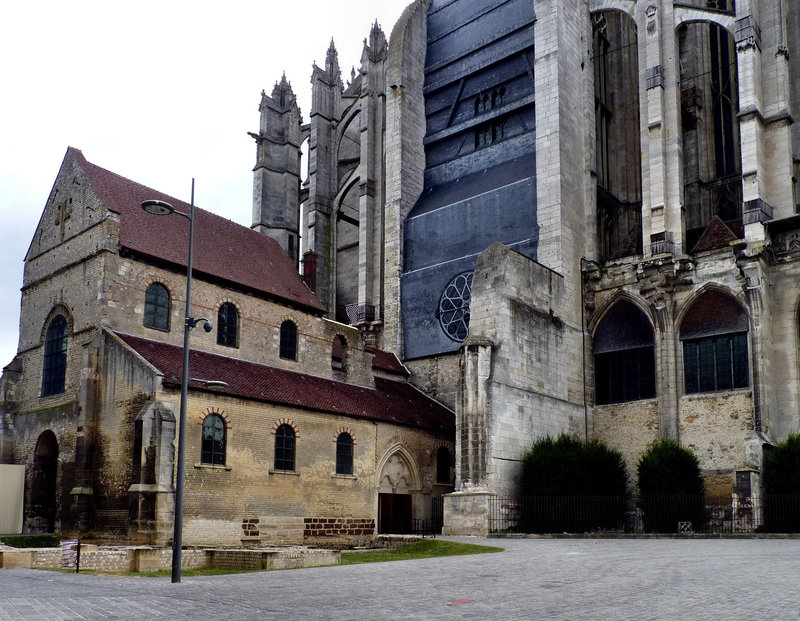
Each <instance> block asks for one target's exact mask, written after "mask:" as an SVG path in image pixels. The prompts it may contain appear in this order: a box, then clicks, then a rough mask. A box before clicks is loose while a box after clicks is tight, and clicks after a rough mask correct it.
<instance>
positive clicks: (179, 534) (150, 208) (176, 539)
mask: <svg viewBox="0 0 800 621" xmlns="http://www.w3.org/2000/svg"><path fill="white" fill-rule="evenodd" d="M142 209H144V210H145V211H146V212H147V213H150V214H153V215H155V216H169V215H172V214H174V213H176V214H178V215H179V216H183V217H184V218H187V219H188V220H189V256H188V258H187V260H186V313H185V319H184V322H183V371H182V375H181V407H180V416H179V420H178V474H177V482H176V485H175V519H174V524H173V527H174V531H173V535H172V582H180V581H181V547H182V545H183V479H184V476H185V472H184V471H185V467H184V453H185V452H186V401H187V395H188V392H189V380H190V377H189V332H190V331H191V329H192V328H194V327H195V326H196V325H197V324H198V323H200V322H201V321H202V322H203V329H204V330H205V331H206V332H211V330H213V329H214V328H213V326H212V324H211V322H210V321H209V320H208V319H206V318H205V317H197V318H195V317H192V316H191V315H190V314H189V313H190V312H191V298H192V254H193V245H194V179H192V202H191V205H190V206H189V213H184V212H182V211H178V210H177V209H175V208H174V207H173V206H172V205H170V204H169V203H165V202H164V201H158V200H148V201H144V202H143V203H142ZM191 379H192V380H193V381H198V382H202V383H204V384H205V385H206V386H209V387H215V388H225V387H226V386H227V384H226V383H225V382H221V381H216V380H200V379H195V378H191Z"/></svg>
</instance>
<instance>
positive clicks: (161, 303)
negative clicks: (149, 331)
mask: <svg viewBox="0 0 800 621" xmlns="http://www.w3.org/2000/svg"><path fill="white" fill-rule="evenodd" d="M169 306H170V303H169V291H168V290H167V288H166V287H165V286H164V285H162V284H161V283H160V282H154V283H151V284H150V286H149V287H147V292H146V293H145V296H144V325H145V327H146V328H154V329H155V330H163V331H164V332H168V331H169V310H170V309H169Z"/></svg>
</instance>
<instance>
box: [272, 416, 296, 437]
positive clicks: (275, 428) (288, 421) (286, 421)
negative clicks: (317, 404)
mask: <svg viewBox="0 0 800 621" xmlns="http://www.w3.org/2000/svg"><path fill="white" fill-rule="evenodd" d="M281 425H289V427H291V428H292V429H293V430H294V435H295V436H296V437H300V430H299V428H298V426H297V423H295V422H294V421H293V420H292V419H290V418H279V419H278V420H276V421H275V422H274V423H272V435H273V436H274V435H275V434H276V433H277V432H278V427H280V426H281Z"/></svg>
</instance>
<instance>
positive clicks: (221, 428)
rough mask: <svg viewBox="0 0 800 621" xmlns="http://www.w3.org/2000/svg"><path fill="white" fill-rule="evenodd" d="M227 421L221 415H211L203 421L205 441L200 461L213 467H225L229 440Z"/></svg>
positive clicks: (203, 440)
mask: <svg viewBox="0 0 800 621" xmlns="http://www.w3.org/2000/svg"><path fill="white" fill-rule="evenodd" d="M226 436H227V431H226V429H225V421H224V420H223V419H222V417H221V416H220V415H219V414H209V415H208V416H206V417H205V419H204V420H203V439H202V445H201V456H200V461H201V463H203V464H207V465H211V466H224V465H225V448H226V447H225V444H226V440H227V437H226Z"/></svg>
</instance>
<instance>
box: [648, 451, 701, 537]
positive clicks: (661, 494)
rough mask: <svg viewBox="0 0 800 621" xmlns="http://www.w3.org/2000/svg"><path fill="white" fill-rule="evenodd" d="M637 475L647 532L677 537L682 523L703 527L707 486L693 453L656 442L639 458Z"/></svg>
mask: <svg viewBox="0 0 800 621" xmlns="http://www.w3.org/2000/svg"><path fill="white" fill-rule="evenodd" d="M636 471H637V474H638V478H639V507H640V509H641V510H642V513H643V518H644V527H645V530H648V531H651V532H653V531H654V532H662V533H670V532H671V533H674V532H677V530H678V522H692V525H693V527H694V528H697V527H699V526H700V524H701V523H702V516H703V494H704V492H705V484H704V482H703V477H702V475H701V474H700V461H699V460H698V459H697V456H696V455H695V454H694V453H693V452H692V451H690V450H689V449H686V448H684V447H682V446H681V445H680V444H678V442H676V441H675V440H670V439H668V438H663V439H661V440H656V441H655V442H653V443H652V444H651V445H650V446H649V447H647V450H646V451H645V452H644V453H643V454H642V456H641V457H640V458H639V463H638V464H637V467H636Z"/></svg>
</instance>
